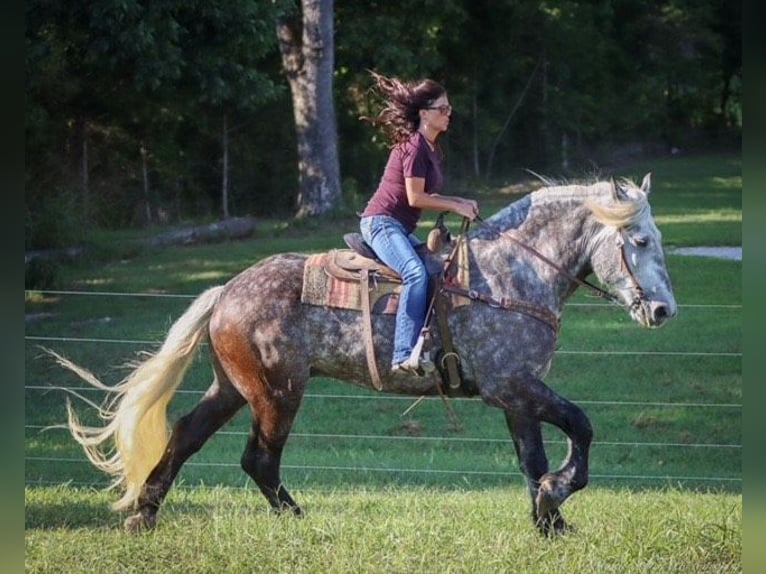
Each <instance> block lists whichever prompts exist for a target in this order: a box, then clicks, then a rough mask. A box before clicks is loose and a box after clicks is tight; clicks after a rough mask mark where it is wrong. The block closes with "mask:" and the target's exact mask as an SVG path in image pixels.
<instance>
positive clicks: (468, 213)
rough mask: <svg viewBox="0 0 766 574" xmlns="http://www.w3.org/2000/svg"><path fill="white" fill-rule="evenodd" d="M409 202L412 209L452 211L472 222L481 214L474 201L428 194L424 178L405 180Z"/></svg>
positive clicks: (408, 178) (407, 178)
mask: <svg viewBox="0 0 766 574" xmlns="http://www.w3.org/2000/svg"><path fill="white" fill-rule="evenodd" d="M404 184H405V188H406V189H407V201H408V203H409V204H410V206H412V207H416V208H418V209H428V210H431V211H451V212H453V213H457V214H458V215H462V216H463V217H467V218H468V219H470V220H473V219H475V218H476V216H477V215H478V214H479V205H478V204H477V203H476V201H474V200H473V199H465V198H462V197H451V196H447V195H439V194H438V193H434V194H431V195H429V194H427V193H426V190H425V188H426V180H425V178H422V177H406V178H404Z"/></svg>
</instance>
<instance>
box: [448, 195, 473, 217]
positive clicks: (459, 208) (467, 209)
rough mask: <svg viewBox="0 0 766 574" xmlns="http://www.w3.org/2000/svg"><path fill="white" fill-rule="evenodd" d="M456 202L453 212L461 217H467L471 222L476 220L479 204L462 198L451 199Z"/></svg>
mask: <svg viewBox="0 0 766 574" xmlns="http://www.w3.org/2000/svg"><path fill="white" fill-rule="evenodd" d="M453 199H454V200H455V202H456V204H457V205H456V206H455V209H454V212H455V213H457V214H458V215H462V216H463V217H467V218H468V219H470V220H471V221H473V220H474V219H476V216H477V215H479V204H478V203H477V202H476V200H474V199H465V198H462V197H455V198H453Z"/></svg>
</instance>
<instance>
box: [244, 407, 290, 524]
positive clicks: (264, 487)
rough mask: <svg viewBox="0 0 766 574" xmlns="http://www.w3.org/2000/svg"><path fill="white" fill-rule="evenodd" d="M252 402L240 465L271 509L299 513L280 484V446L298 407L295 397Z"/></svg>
mask: <svg viewBox="0 0 766 574" xmlns="http://www.w3.org/2000/svg"><path fill="white" fill-rule="evenodd" d="M251 404H253V423H252V427H251V429H250V434H249V436H248V439H247V446H246V447H245V451H244V453H243V454H242V459H241V463H242V469H243V470H244V471H245V472H246V473H247V474H248V475H249V476H250V477H251V478H252V479H253V480H254V481H255V483H256V484H257V485H258V488H259V489H260V491H261V493H262V494H263V495H264V496H265V497H266V500H267V501H268V502H269V505H270V506H271V508H272V510H273V511H275V512H277V513H280V514H281V513H283V512H285V511H289V512H292V513H293V514H294V515H295V516H303V510H302V509H301V507H300V506H298V504H297V503H296V502H295V500H293V498H292V496H290V493H289V492H288V491H287V489H286V488H285V486H284V485H283V484H282V479H281V476H280V466H281V462H282V450H283V449H284V445H285V442H287V437H288V435H289V433H290V428H291V427H292V423H293V420H294V419H295V415H296V414H297V411H298V407H299V399H298V400H290V399H285V398H282V399H278V398H275V397H274V396H273V395H272V396H268V397H260V400H258V401H256V402H255V403H251Z"/></svg>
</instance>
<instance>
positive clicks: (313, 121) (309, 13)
mask: <svg viewBox="0 0 766 574" xmlns="http://www.w3.org/2000/svg"><path fill="white" fill-rule="evenodd" d="M277 38H278V41H279V49H280V52H281V54H282V63H283V67H284V72H285V75H286V76H287V80H288V83H289V84H290V91H291V93H292V101H293V114H294V116H295V129H296V134H297V138H298V171H299V187H300V191H299V194H298V212H297V217H299V218H302V217H308V216H314V215H323V214H326V213H328V212H329V211H331V210H333V209H334V208H336V207H337V206H338V204H339V203H340V198H341V188H340V166H339V163H338V143H337V141H338V136H337V132H336V122H335V108H334V103H333V67H334V59H335V42H334V39H333V0H301V10H300V11H299V12H296V11H295V10H290V11H287V12H285V13H284V14H282V15H281V16H279V17H278V20H277Z"/></svg>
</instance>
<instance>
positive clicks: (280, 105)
mask: <svg viewBox="0 0 766 574" xmlns="http://www.w3.org/2000/svg"><path fill="white" fill-rule="evenodd" d="M298 9H299V7H298V3H297V2H295V1H293V0H284V1H279V2H252V1H244V0H241V1H240V0H237V1H233V2H227V3H226V5H225V7H223V6H221V5H219V4H217V3H210V2H203V1H201V0H200V1H198V0H194V1H191V2H188V1H185V2H181V1H175V0H174V1H171V2H162V3H151V2H145V1H141V0H129V1H123V0H119V1H118V0H98V1H96V2H91V3H89V4H88V6H87V7H83V6H80V5H78V4H76V3H74V4H73V3H58V4H51V3H50V2H45V1H44V0H34V1H32V2H28V3H27V11H26V14H27V22H26V24H27V26H26V48H27V49H26V65H27V84H26V94H27V100H28V101H27V103H28V105H27V131H26V140H25V143H26V147H27V205H28V209H29V210H30V212H32V213H33V217H32V219H40V218H42V217H43V215H42V214H41V213H38V211H40V212H43V211H44V210H45V209H46V207H44V206H45V204H47V203H49V199H50V198H51V197H52V196H55V195H57V194H58V193H59V192H60V191H61V190H70V191H69V192H70V193H71V192H72V190H75V191H76V200H77V205H78V213H79V215H80V217H82V218H84V220H85V221H87V222H88V223H90V224H92V225H95V226H105V227H111V228H116V227H125V226H130V225H133V226H137V225H143V224H146V223H147V221H146V219H147V215H146V214H147V204H148V206H149V210H148V213H149V214H150V216H151V217H152V220H153V222H157V221H161V220H164V221H173V220H178V219H182V218H185V217H209V216H210V215H212V214H218V213H220V204H221V191H220V190H221V178H222V177H221V176H222V173H221V170H222V161H221V158H222V122H223V118H224V117H226V118H227V121H228V125H229V126H230V134H229V136H230V145H229V148H230V158H229V159H230V174H229V175H230V178H229V180H230V186H231V187H230V211H231V212H232V214H234V215H245V214H255V215H261V216H275V215H278V216H283V215H286V214H291V213H292V212H294V210H295V207H296V205H295V204H296V197H297V185H298V177H297V161H298V160H297V154H296V137H295V129H294V120H293V116H292V109H291V106H292V104H291V101H290V94H289V90H287V89H286V84H285V81H284V77H283V75H282V70H281V60H280V57H279V53H278V49H277V42H276V37H275V26H274V25H275V21H276V20H275V19H276V17H277V16H278V15H279V14H282V13H285V11H289V10H298ZM373 15H374V17H373ZM740 22H741V8H740V7H739V5H738V4H737V3H735V2H715V1H712V0H705V1H703V2H698V1H691V0H679V1H674V2H661V3H657V2H649V1H646V0H640V1H636V2H625V1H618V0H609V1H606V2H597V3H593V2H586V1H583V0H551V1H547V2H543V3H540V2H531V1H525V2H511V1H508V0H503V1H501V2H497V1H489V0H447V1H445V0H441V1H439V2H436V1H431V0H428V1H426V2H423V1H418V2H416V1H412V0H407V1H406V2H394V3H392V2H377V1H376V2H371V3H370V2H367V3H358V2H356V3H355V2H343V1H336V2H335V46H336V51H335V73H334V78H333V80H334V90H335V104H336V109H337V118H338V120H337V122H338V132H339V145H340V149H339V154H340V160H341V167H342V170H343V175H342V179H343V180H345V181H347V182H351V181H353V182H355V183H354V186H355V191H354V192H353V195H354V198H353V199H354V203H355V204H356V203H363V202H364V200H365V199H366V198H367V197H369V195H370V194H371V193H372V191H373V190H374V188H375V186H376V185H377V183H378V180H379V178H380V173H381V172H382V169H383V165H384V163H385V159H386V152H387V150H386V145H385V142H382V141H381V140H380V138H379V137H378V134H377V133H376V132H375V130H374V129H373V128H372V127H371V126H369V125H368V124H367V123H366V122H361V121H360V120H359V117H360V116H362V115H369V114H370V113H372V112H373V111H374V110H372V109H371V108H370V101H369V98H368V92H367V89H368V87H369V85H370V79H369V76H368V74H367V70H369V69H376V70H378V71H380V72H382V73H385V74H396V75H399V76H402V77H405V78H418V77H423V76H431V77H434V78H435V79H437V80H439V81H442V82H443V83H444V84H445V86H446V87H447V89H448V90H449V95H450V99H451V100H452V103H453V105H454V113H453V116H452V122H451V126H450V130H449V132H448V133H447V134H445V137H444V138H443V140H442V144H443V147H444V149H445V152H446V169H447V172H448V173H447V175H448V185H449V186H450V188H455V187H458V186H461V185H465V182H472V181H480V180H484V181H496V180H504V181H518V180H520V179H523V178H525V177H526V174H525V173H524V172H523V169H525V168H530V169H533V170H535V171H538V172H540V173H555V174H558V173H561V174H564V175H567V176H571V175H576V174H578V173H580V172H582V171H583V170H587V169H590V168H591V166H592V165H594V164H595V165H612V164H613V163H614V162H616V161H618V160H621V159H624V158H625V157H626V156H637V155H642V154H660V155H662V154H666V153H667V152H668V151H669V150H670V149H671V148H681V149H682V150H687V149H693V148H699V147H703V148H704V147H711V146H721V145H728V146H731V147H734V148H737V147H738V145H739V138H740V135H741V127H742V112H741V109H742V108H741V97H742V94H741V60H742V57H741V23H740ZM86 148H87V149H86ZM144 160H145V163H143V162H144ZM144 168H146V176H145V175H144V171H143V170H144ZM86 176H87V177H86ZM347 199H348V198H346V200H347ZM341 209H343V206H341ZM72 226H73V227H75V228H76V227H78V226H80V223H79V222H78V221H76V220H75V222H74V223H73V224H72ZM46 229H47V228H46V227H45V226H39V225H35V226H30V227H28V230H27V231H28V234H31V237H28V243H30V244H34V245H40V244H44V243H46V244H47V243H50V240H49V239H48V238H44V237H40V238H39V239H38V237H37V236H38V234H39V233H44V232H45V230H46ZM55 241H57V242H58V244H59V245H62V244H63V243H64V242H65V241H66V238H65V236H64V235H63V234H57V235H56V236H55Z"/></svg>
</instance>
